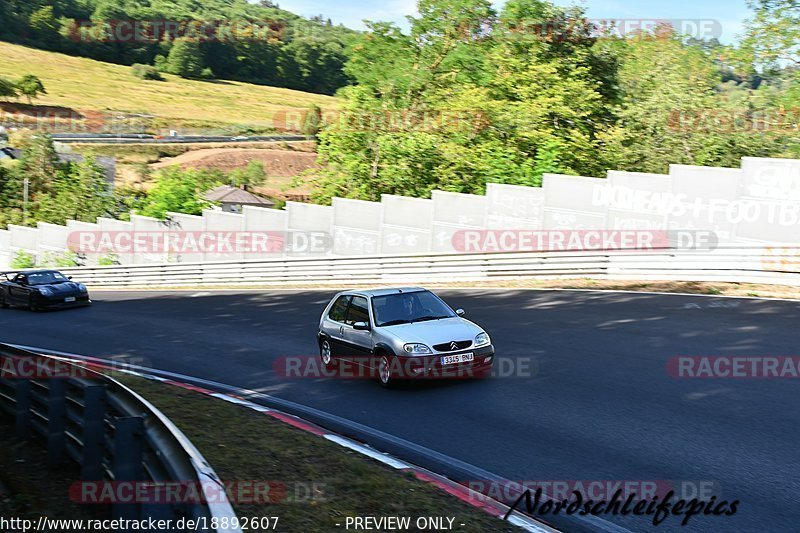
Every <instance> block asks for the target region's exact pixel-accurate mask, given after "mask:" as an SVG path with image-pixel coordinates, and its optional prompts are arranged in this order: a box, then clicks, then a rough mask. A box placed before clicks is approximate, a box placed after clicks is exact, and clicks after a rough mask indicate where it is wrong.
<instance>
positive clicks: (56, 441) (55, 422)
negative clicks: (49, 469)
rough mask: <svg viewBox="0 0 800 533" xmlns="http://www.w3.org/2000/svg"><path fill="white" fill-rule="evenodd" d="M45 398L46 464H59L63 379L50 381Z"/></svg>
mask: <svg viewBox="0 0 800 533" xmlns="http://www.w3.org/2000/svg"><path fill="white" fill-rule="evenodd" d="M48 391H49V392H48V397H47V462H48V463H49V464H51V465H58V464H61V463H62V462H63V460H64V446H65V444H64V443H65V441H66V436H65V434H64V431H65V427H64V426H65V415H66V403H65V391H66V383H65V380H63V379H58V378H55V379H51V380H50V383H49V384H48Z"/></svg>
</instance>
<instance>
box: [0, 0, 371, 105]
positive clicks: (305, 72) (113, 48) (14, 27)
mask: <svg viewBox="0 0 800 533" xmlns="http://www.w3.org/2000/svg"><path fill="white" fill-rule="evenodd" d="M0 21H2V24H0V39H1V40H5V41H11V42H16V43H22V44H27V45H31V46H36V47H40V48H44V49H47V50H54V51H59V52H65V53H68V54H71V55H79V56H84V57H90V58H93V59H99V60H101V61H107V62H111V63H120V64H124V65H132V64H134V63H140V64H144V65H156V66H159V67H163V70H164V71H165V72H175V73H178V74H180V75H185V76H189V77H198V76H200V75H203V77H211V76H213V77H217V78H221V79H230V80H238V81H246V82H251V83H259V84H266V85H273V86H277V87H288V88H291V89H298V90H304V91H309V92H315V93H323V94H332V93H334V92H335V91H336V90H337V89H339V88H340V87H343V86H344V85H346V84H347V83H348V79H347V77H346V76H345V74H344V72H343V70H342V66H343V65H344V62H345V61H346V49H347V45H348V43H349V42H350V40H352V39H353V37H354V36H355V35H356V33H355V32H353V31H352V30H349V29H347V28H344V27H343V26H334V25H333V24H332V23H331V22H330V21H329V20H323V19H322V18H320V17H317V18H313V19H311V20H309V19H304V18H302V17H299V16H297V15H294V14H292V13H289V12H288V11H284V10H281V9H278V8H277V7H275V6H273V5H272V4H271V3H270V2H269V1H266V0H262V1H261V2H260V3H258V4H256V3H250V2H248V1H247V0H203V1H202V2H198V1H195V0H140V1H136V2H128V1H124V0H32V1H31V0H3V1H1V2H0ZM167 24H170V25H172V26H169V28H170V29H169V30H168V29H167V28H168V26H167ZM198 24H206V25H205V26H202V27H201V26H198ZM134 28H135V29H134ZM211 28H214V29H213V30H212V29H211ZM176 37H184V38H186V39H181V38H176ZM198 37H199V38H198ZM187 40H189V41H194V44H193V47H192V45H189V44H187V43H186V41H187ZM176 48H178V49H179V50H177V51H176V50H175V49H176ZM159 58H160V59H161V61H160V62H159V61H158V60H159ZM204 69H207V70H205V72H204Z"/></svg>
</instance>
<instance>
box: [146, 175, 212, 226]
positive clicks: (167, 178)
mask: <svg viewBox="0 0 800 533" xmlns="http://www.w3.org/2000/svg"><path fill="white" fill-rule="evenodd" d="M224 182H225V179H224V176H222V175H221V174H220V173H214V172H207V171H202V170H194V169H189V170H181V169H180V167H177V166H173V167H169V168H166V169H164V170H162V171H161V172H160V173H159V174H157V175H156V179H155V186H154V187H153V188H152V189H151V190H150V192H149V193H148V194H147V198H146V199H145V200H144V201H143V202H142V204H141V205H140V206H139V208H138V209H137V212H138V213H139V214H140V215H144V216H148V217H154V218H158V219H164V218H166V216H167V213H168V212H175V213H186V214H188V215H200V214H202V213H203V210H204V209H208V208H209V207H211V206H212V204H211V202H208V201H207V200H205V199H203V197H202V195H203V193H205V192H207V191H208V190H209V189H211V188H212V187H214V186H215V185H220V184H222V183H224Z"/></svg>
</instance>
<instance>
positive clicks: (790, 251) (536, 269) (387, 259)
mask: <svg viewBox="0 0 800 533" xmlns="http://www.w3.org/2000/svg"><path fill="white" fill-rule="evenodd" d="M63 272H64V273H66V274H68V275H71V276H73V277H74V278H75V280H76V281H78V280H79V281H81V282H84V283H86V284H88V285H90V286H93V287H109V288H113V287H134V286H138V287H158V286H161V287H167V286H171V287H180V286H204V285H205V286H215V285H228V286H237V285H238V286H246V285H277V286H279V285H283V284H290V283H293V284H331V285H346V284H386V283H426V282H427V283H430V282H451V281H472V282H486V281H492V280H495V281H498V280H508V279H520V278H538V279H553V278H596V279H603V278H605V279H630V280H676V281H717V282H723V281H727V282H740V283H764V284H777V285H793V286H800V248H789V247H782V248H740V247H723V248H719V249H716V250H713V251H679V250H666V249H665V250H659V251H649V252H641V251H607V252H532V253H496V254H452V253H451V254H416V255H393V256H370V257H349V258H338V257H325V258H312V259H295V260H286V259H273V260H257V261H226V262H215V263H193V264H184V263H172V264H161V265H128V266H111V267H82V268H71V269H64V270H63Z"/></svg>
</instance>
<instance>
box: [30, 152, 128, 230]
mask: <svg viewBox="0 0 800 533" xmlns="http://www.w3.org/2000/svg"><path fill="white" fill-rule="evenodd" d="M37 204H38V211H37V213H36V220H40V221H43V222H50V223H53V224H64V223H65V222H66V221H67V220H80V221H83V222H94V221H95V220H97V217H101V216H108V215H109V214H112V213H113V211H114V197H113V195H112V193H111V188H110V185H109V183H108V182H107V180H106V174H105V171H104V170H103V167H101V166H100V165H98V164H97V162H96V161H95V159H94V157H92V156H86V157H84V159H83V161H82V162H80V163H77V164H71V165H69V167H68V168H67V169H66V170H65V172H63V173H62V174H61V175H60V176H59V179H58V180H57V181H56V183H55V185H54V186H53V188H52V190H51V191H50V192H48V193H47V194H44V195H41V196H39V197H37Z"/></svg>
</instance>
